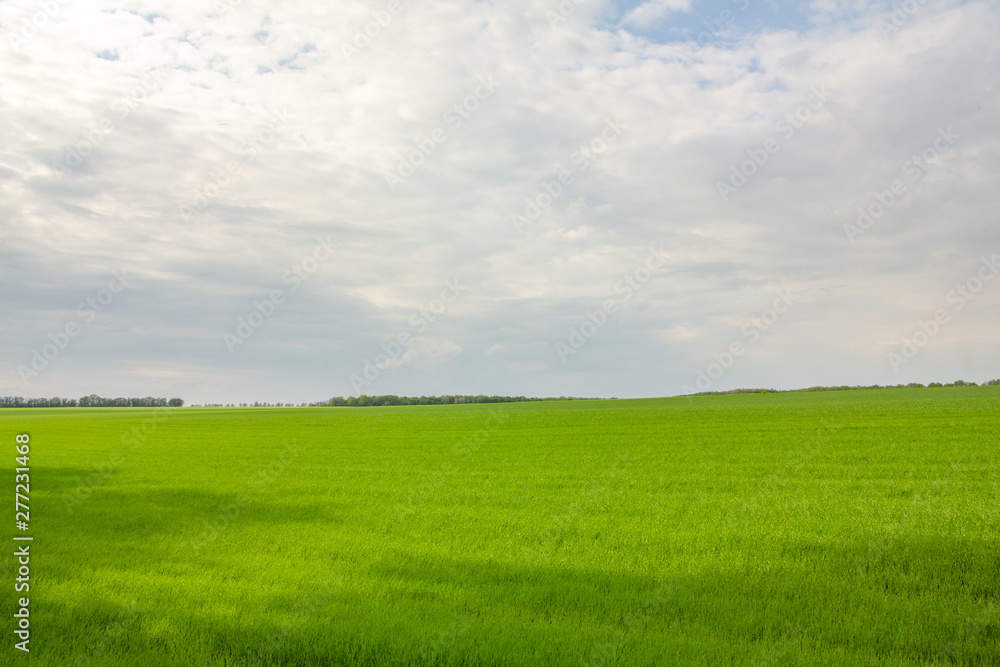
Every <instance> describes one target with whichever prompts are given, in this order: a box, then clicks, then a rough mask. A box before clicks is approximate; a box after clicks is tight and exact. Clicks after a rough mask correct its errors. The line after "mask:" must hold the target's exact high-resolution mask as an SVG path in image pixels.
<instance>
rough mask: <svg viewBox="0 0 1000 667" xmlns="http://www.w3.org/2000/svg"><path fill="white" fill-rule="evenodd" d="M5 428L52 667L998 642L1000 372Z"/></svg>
mask: <svg viewBox="0 0 1000 667" xmlns="http://www.w3.org/2000/svg"><path fill="white" fill-rule="evenodd" d="M0 424H2V427H3V428H2V431H3V433H4V434H5V435H4V436H3V437H4V438H5V439H6V440H7V441H8V443H9V445H7V451H8V452H9V456H8V464H9V466H10V474H8V475H7V476H6V478H7V479H8V480H9V489H8V490H7V491H5V493H9V494H10V496H13V495H14V476H13V468H14V467H15V465H16V464H15V463H14V456H15V454H14V447H15V443H14V437H15V434H16V433H28V434H30V436H31V456H30V467H31V534H32V535H34V538H35V539H34V542H33V543H32V546H31V551H32V559H31V614H32V615H31V632H32V634H31V654H30V663H31V664H37V665H74V666H75V665H122V666H125V665H128V666H133V665H184V666H188V665H218V666H221V665H251V664H259V665H317V664H323V665H326V664H333V665H339V664H344V665H399V664H403V665H410V664H417V665H430V664H435V665H581V664H586V665H660V664H704V665H719V664H775V665H779V664H780V665H784V664H828V665H841V664H869V665H926V664H959V665H984V664H1000V605H998V594H1000V476H998V463H1000V387H954V388H941V389H913V390H909V389H900V390H870V391H845V392H822V393H790V394H748V395H737V396H712V397H697V398H687V397H684V398H672V399H656V400H628V401H626V400H617V401H580V402H555V403H518V404H502V405H448V406H430V407H412V408H411V407H395V408H305V409H195V408H181V409H170V410H166V409H164V410H160V411H156V410H146V409H138V408H133V409H97V408H93V409H75V408H62V409H33V410H16V409H9V410H3V411H0ZM9 520H10V521H11V524H9V525H11V526H12V524H13V508H12V509H11V513H10V519H9ZM16 533H17V531H15V530H14V529H13V526H12V527H11V529H10V532H9V535H13V534H16ZM9 544H13V543H12V542H9ZM12 551H13V549H8V552H12ZM14 569H15V561H14V559H13V558H12V557H11V556H7V559H6V561H5V569H4V572H5V580H6V581H7V582H8V583H5V584H4V586H5V587H6V588H7V590H8V591H9V593H8V595H7V597H6V598H5V600H6V601H5V604H7V609H6V610H5V611H6V613H5V614H4V617H5V618H7V619H8V620H7V621H6V623H7V625H6V626H5V627H4V628H3V632H4V635H5V636H7V637H8V640H7V641H8V642H9V644H8V645H7V646H4V647H3V648H2V649H0V653H2V655H3V656H4V657H3V658H2V659H0V663H2V664H11V665H13V664H28V663H29V660H28V656H25V655H24V654H22V653H21V652H20V651H16V650H14V649H13V648H12V644H13V642H14V641H16V639H14V638H13V636H12V635H11V628H12V627H13V622H12V613H13V610H14V609H15V606H14V605H15V597H16V596H15V594H14V593H13V592H12V591H11V588H10V586H11V584H10V583H9V582H12V581H13V578H14Z"/></svg>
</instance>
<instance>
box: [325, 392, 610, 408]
mask: <svg viewBox="0 0 1000 667" xmlns="http://www.w3.org/2000/svg"><path fill="white" fill-rule="evenodd" d="M590 400H597V399H590V398H577V397H575V396H560V397H559V398H528V397H525V396H486V395H483V394H479V395H477V396H461V395H458V396H453V395H446V396H395V395H393V394H387V395H385V396H368V395H366V394H361V395H360V396H357V397H355V396H349V397H347V398H344V397H343V396H337V397H335V398H331V399H330V400H329V401H326V402H322V403H313V404H312V406H314V407H326V406H330V407H345V408H364V407H375V406H382V405H456V404H464V403H524V402H528V401H590Z"/></svg>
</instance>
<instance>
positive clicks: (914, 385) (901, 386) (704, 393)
mask: <svg viewBox="0 0 1000 667" xmlns="http://www.w3.org/2000/svg"><path fill="white" fill-rule="evenodd" d="M997 385H1000V379H997V380H987V381H986V382H984V383H983V384H982V386H984V387H994V386H997ZM978 386H979V385H978V384H976V383H975V382H966V381H965V380H955V381H954V382H949V383H947V384H941V383H940V382H931V383H929V384H926V385H924V384H920V383H919V382H910V383H909V384H886V385H882V384H873V385H860V384H857V385H854V386H850V385H841V386H839V387H836V386H834V387H806V388H805V389H729V390H727V391H700V392H698V393H696V394H691V396H724V395H727V394H790V393H793V392H804V391H848V390H853V389H925V388H927V387H978Z"/></svg>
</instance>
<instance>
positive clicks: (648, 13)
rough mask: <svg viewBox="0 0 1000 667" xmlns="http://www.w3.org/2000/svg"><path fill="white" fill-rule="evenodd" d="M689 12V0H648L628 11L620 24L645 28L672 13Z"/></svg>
mask: <svg viewBox="0 0 1000 667" xmlns="http://www.w3.org/2000/svg"><path fill="white" fill-rule="evenodd" d="M688 11H691V0H648V2H644V3H642V4H641V5H639V6H638V7H635V8H634V9H632V10H630V11H629V12H628V14H626V15H625V18H624V19H623V20H622V23H623V24H624V25H626V26H631V27H634V28H645V27H648V26H650V25H652V24H654V23H657V22H658V21H661V20H662V19H663V18H665V17H667V16H669V15H670V14H672V13H674V12H688Z"/></svg>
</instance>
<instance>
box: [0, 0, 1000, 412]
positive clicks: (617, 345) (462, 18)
mask: <svg viewBox="0 0 1000 667" xmlns="http://www.w3.org/2000/svg"><path fill="white" fill-rule="evenodd" d="M998 34H1000V2H998V1H997V0H974V1H969V2H956V1H950V0H924V1H919V0H907V2H897V4H896V5H895V6H893V5H892V4H891V3H887V2H863V1H861V0H814V1H813V2H811V3H810V2H801V3H791V2H767V1H764V0H732V1H730V0H716V1H713V2H703V1H699V0H650V1H648V2H636V1H635V0H629V1H627V2H612V1H610V0H563V1H562V2H561V3H560V2H559V0H510V1H507V2H497V3H493V2H486V1H480V2H474V1H472V0H441V1H439V2H430V1H429V0H418V1H414V0H399V2H396V1H391V2H390V1H388V0H366V1H364V2H355V1H348V0H343V1H339V2H336V3H315V2H300V1H292V2H282V3H274V5H270V4H264V3H261V2H259V1H255V0H243V1H240V0H229V1H227V0H215V1H214V2H188V1H186V0H184V1H175V2H171V3H165V2H146V1H141V0H136V1H131V2H130V1H125V2H105V1H103V0H94V1H93V2H86V3H83V2H75V1H73V0H42V1H41V2H36V1H35V0H4V1H3V2H0V117H2V120H3V122H2V123H0V271H2V276H0V277H2V283H0V285H2V286H0V295H2V303H3V306H2V307H3V318H2V319H0V331H2V337H0V393H2V394H15V395H22V396H51V395H61V396H72V397H77V396H80V395H82V394H89V393H91V392H96V393H98V394H101V395H108V396H130V395H154V396H168V397H169V396H179V397H182V398H184V399H186V400H187V401H188V402H189V403H202V402H222V403H228V402H239V401H249V402H253V401H255V400H256V401H271V402H275V401H283V402H284V401H295V402H299V401H312V400H319V399H325V398H328V397H330V396H339V395H344V396H347V395H352V394H353V395H357V394H360V393H367V394H388V393H395V394H407V395H421V394H445V393H449V394H450V393H486V394H515V395H516V394H525V395H538V396H560V395H573V396H619V397H638V396H668V395H677V394H682V393H686V392H687V391H690V390H691V389H692V388H699V389H705V388H709V389H730V388H735V387H747V386H752V387H758V386H764V387H777V388H793V387H801V386H809V385H815V384H872V383H879V384H885V383H893V384H895V383H900V382H904V383H905V382H925V383H926V382H930V381H945V382H947V381H951V380H955V379H959V378H962V379H965V380H972V381H977V382H982V381H984V380H987V379H989V378H993V377H1000V346H998V344H997V325H998V324H1000V308H998V305H1000V279H998V280H993V278H994V277H996V276H997V275H998V274H1000V267H997V266H995V265H994V264H992V262H993V261H995V260H994V258H995V257H996V254H997V252H998V250H1000V226H998V217H997V216H998V212H1000V122H998V119H1000V104H998V101H997V83H998V77H1000V74H998V73H1000V58H998V54H1000V45H998V43H997V39H996V37H997V35H998ZM921 323H922V324H921ZM400 341H401V342H400Z"/></svg>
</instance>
